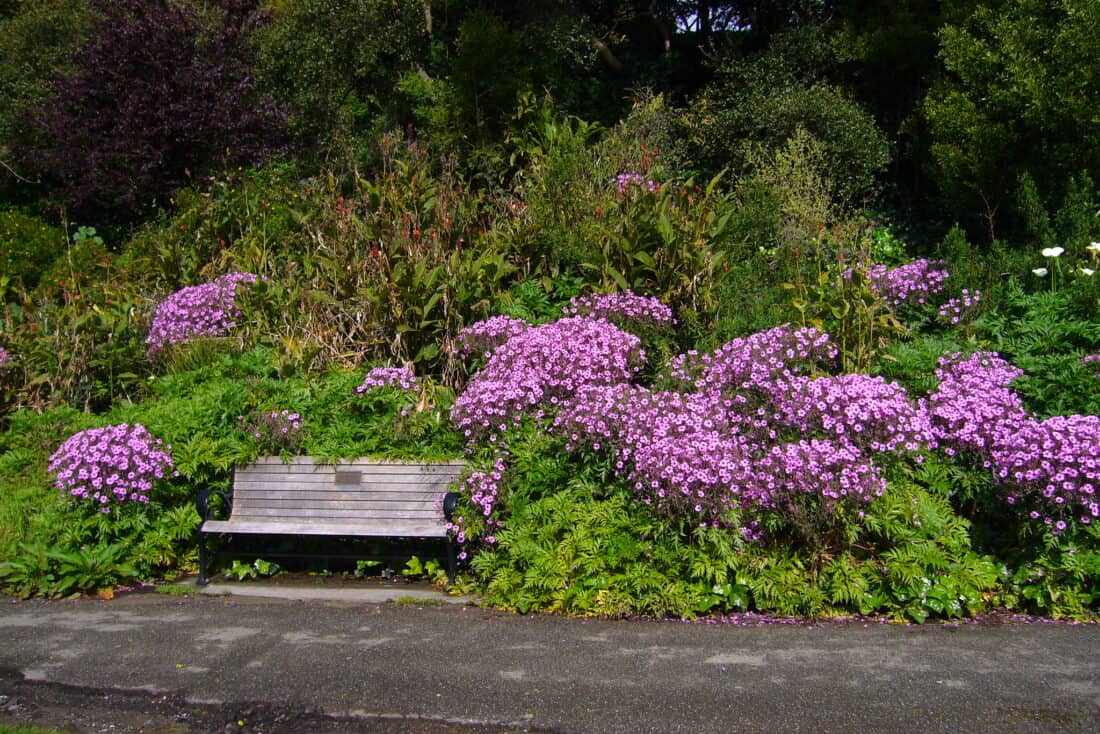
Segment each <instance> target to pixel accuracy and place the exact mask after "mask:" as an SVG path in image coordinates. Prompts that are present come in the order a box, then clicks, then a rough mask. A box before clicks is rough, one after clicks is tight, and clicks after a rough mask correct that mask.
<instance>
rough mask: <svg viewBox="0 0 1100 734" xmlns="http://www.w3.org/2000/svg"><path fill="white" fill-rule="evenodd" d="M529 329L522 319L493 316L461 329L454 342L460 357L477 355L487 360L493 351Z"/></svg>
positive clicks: (529, 326) (528, 325)
mask: <svg viewBox="0 0 1100 734" xmlns="http://www.w3.org/2000/svg"><path fill="white" fill-rule="evenodd" d="M530 328H531V325H530V324H529V323H527V322H526V321H524V320H523V319H517V318H513V317H511V316H493V317H492V318H488V319H485V320H484V321H478V322H476V323H473V324H470V325H469V326H467V327H466V328H464V329H462V331H460V332H458V336H457V339H456V341H457V342H458V347H459V350H460V351H461V352H462V356H464V357H468V356H470V355H471V354H479V355H481V356H483V357H486V358H488V357H489V355H490V354H492V352H493V350H494V349H496V348H497V347H499V346H500V345H501V344H503V343H504V342H506V341H508V340H509V339H511V338H512V337H513V336H517V335H519V334H522V333H523V332H525V331H527V330H528V329H530Z"/></svg>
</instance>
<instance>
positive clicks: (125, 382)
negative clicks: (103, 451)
mask: <svg viewBox="0 0 1100 734" xmlns="http://www.w3.org/2000/svg"><path fill="white" fill-rule="evenodd" d="M60 246H61V247H63V249H62V250H61V251H60V253H59V255H58V256H57V257H56V258H54V259H53V264H52V266H50V267H49V268H48V269H47V270H46V271H45V272H43V273H42V274H41V275H40V276H39V278H38V280H39V282H38V284H37V286H36V287H35V288H34V289H33V290H27V289H24V288H12V289H11V290H9V291H8V292H7V297H6V302H4V303H3V304H0V308H2V311H0V330H2V331H3V332H5V333H6V334H7V337H6V339H5V348H6V349H8V350H9V351H10V352H11V353H13V354H15V355H18V357H19V365H18V366H19V368H20V371H21V373H22V374H21V375H19V376H18V378H19V379H18V380H17V384H16V385H15V388H16V394H15V403H16V405H17V406H28V407H35V408H38V409H43V408H45V407H47V406H51V405H59V404H66V403H68V404H73V405H78V406H81V407H84V408H94V409H102V408H105V407H106V406H108V405H110V404H111V402H112V401H113V400H115V399H117V398H119V397H121V398H127V397H128V398H138V397H139V396H140V395H141V394H142V390H143V386H142V380H141V377H140V375H141V372H142V371H144V367H145V364H146V358H145V344H144V338H145V334H146V331H147V325H146V322H145V318H146V312H145V306H146V304H145V301H144V298H143V297H142V296H141V295H140V290H139V284H138V283H135V282H134V281H132V280H130V279H129V278H128V277H126V272H125V269H124V267H122V266H121V265H122V263H121V262H120V261H119V259H117V258H116V257H114V256H112V255H111V254H109V253H108V252H107V251H106V249H105V247H104V243H103V240H102V239H101V238H100V237H98V236H96V235H95V231H94V230H92V229H91V228H80V229H79V230H78V231H77V233H76V236H74V237H73V238H72V240H71V241H67V242H66V241H64V240H62V242H61V243H60ZM57 247H58V246H57V245H55V246H53V247H49V248H48V249H47V252H56V251H57ZM0 280H2V277H0Z"/></svg>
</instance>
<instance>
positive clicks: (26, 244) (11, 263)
mask: <svg viewBox="0 0 1100 734" xmlns="http://www.w3.org/2000/svg"><path fill="white" fill-rule="evenodd" d="M0 232H3V235H4V237H3V240H0V262H3V263H4V275H3V276H2V277H0V302H3V301H7V300H9V298H11V297H12V296H9V295H8V294H9V292H12V291H15V290H16V289H22V290H26V291H30V290H33V289H34V287H35V286H36V285H38V280H39V278H41V277H42V274H43V273H44V272H45V271H46V270H47V269H49V267H50V266H51V265H52V264H53V262H54V260H55V259H56V258H57V257H58V255H59V254H60V253H61V252H62V248H63V246H64V245H65V235H64V234H63V233H62V232H61V230H59V229H58V228H56V227H51V226H50V225H48V224H46V223H45V222H43V221H42V220H40V219H36V218H34V217H29V216H27V215H26V214H22V213H20V212H17V211H10V210H9V211H0Z"/></svg>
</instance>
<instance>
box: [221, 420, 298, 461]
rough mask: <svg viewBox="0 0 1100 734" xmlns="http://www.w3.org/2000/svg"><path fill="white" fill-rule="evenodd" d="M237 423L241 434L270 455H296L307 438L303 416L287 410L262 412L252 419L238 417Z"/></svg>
mask: <svg viewBox="0 0 1100 734" xmlns="http://www.w3.org/2000/svg"><path fill="white" fill-rule="evenodd" d="M237 421H238V423H239V424H240V426H239V428H240V430H241V432H242V433H244V434H245V435H246V436H249V437H250V438H252V439H253V440H255V441H256V442H257V443H259V445H260V447H261V448H262V449H263V450H265V451H267V452H269V453H273V454H278V453H294V452H296V451H297V450H298V448H299V447H300V446H301V445H302V439H303V438H305V428H303V426H302V416H301V415H300V414H299V413H293V412H291V411H289V410H286V409H284V410H267V411H262V412H260V413H258V414H257V415H255V416H254V417H252V418H251V419H247V418H245V416H243V415H242V416H237Z"/></svg>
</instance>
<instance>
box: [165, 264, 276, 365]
mask: <svg viewBox="0 0 1100 734" xmlns="http://www.w3.org/2000/svg"><path fill="white" fill-rule="evenodd" d="M256 281H257V277H256V276H255V275H253V274H252V273H229V274H227V275H223V276H221V277H219V278H217V279H215V280H214V281H213V282H211V283H205V284H203V285H196V286H190V287H188V288H182V289H180V290H178V291H176V292H175V293H173V294H172V295H170V296H168V298H166V299H165V300H164V301H163V302H161V304H160V305H159V306H157V310H156V313H155V314H154V315H153V324H152V326H151V327H150V329H149V336H148V337H147V338H146V339H145V343H146V344H147V345H148V353H149V355H150V356H154V355H156V354H157V353H158V352H160V351H161V350H162V349H164V348H165V347H167V346H168V345H170V344H183V343H186V342H188V341H190V340H191V339H194V338H196V337H203V336H225V335H226V334H228V333H229V332H230V331H232V330H233V329H234V328H235V327H236V325H237V323H236V319H237V318H239V317H240V309H238V308H237V305H236V298H237V286H238V285H242V284H244V285H248V284H251V283H255V282H256Z"/></svg>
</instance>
